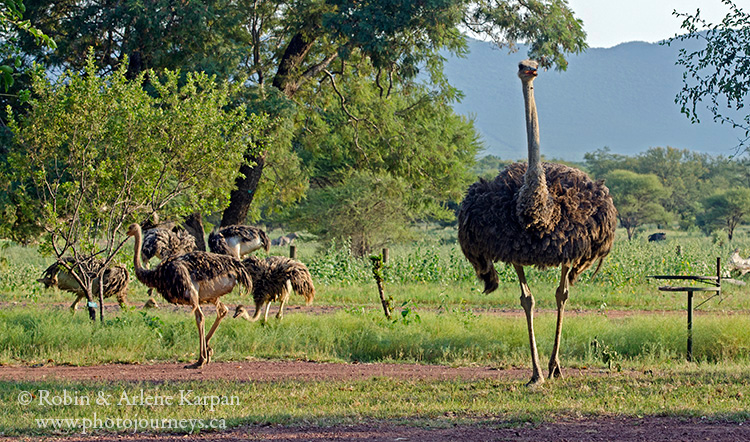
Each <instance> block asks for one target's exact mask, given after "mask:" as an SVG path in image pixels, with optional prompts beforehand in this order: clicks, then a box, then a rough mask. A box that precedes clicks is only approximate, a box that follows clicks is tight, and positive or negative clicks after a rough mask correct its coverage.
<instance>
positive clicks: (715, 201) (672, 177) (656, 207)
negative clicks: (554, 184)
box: [583, 147, 750, 240]
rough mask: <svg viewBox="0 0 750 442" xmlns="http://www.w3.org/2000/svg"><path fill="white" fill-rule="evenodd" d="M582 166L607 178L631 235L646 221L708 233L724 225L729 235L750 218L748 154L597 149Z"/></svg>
mask: <svg viewBox="0 0 750 442" xmlns="http://www.w3.org/2000/svg"><path fill="white" fill-rule="evenodd" d="M583 166H584V167H585V168H586V169H587V170H588V171H589V173H590V174H591V175H592V176H593V177H595V178H597V179H600V178H603V179H605V180H606V183H607V186H608V187H609V189H610V192H611V193H612V197H613V199H614V202H615V206H616V207H617V210H618V212H619V214H618V216H619V220H620V224H621V226H622V227H624V228H625V229H626V231H627V232H628V237H629V238H632V236H633V235H634V234H635V232H636V231H637V229H638V228H639V227H641V226H643V225H644V224H653V223H655V224H658V225H660V226H668V225H672V224H676V225H678V226H679V228H681V229H684V230H690V229H700V230H702V231H703V232H704V233H706V234H710V233H712V232H715V231H719V230H723V231H725V232H726V234H727V236H728V239H729V240H731V239H732V236H733V235H734V231H735V229H736V228H737V226H738V225H740V224H741V223H747V222H750V157H748V156H747V155H745V156H743V157H741V158H728V157H724V156H711V155H708V154H702V153H698V152H692V151H689V150H686V149H675V148H672V147H666V148H663V147H654V148H650V149H648V150H647V151H645V152H643V153H640V154H638V155H636V156H625V155H619V154H615V153H612V152H611V151H610V150H609V149H607V148H604V149H599V150H597V151H595V152H591V153H587V154H586V155H584V163H583Z"/></svg>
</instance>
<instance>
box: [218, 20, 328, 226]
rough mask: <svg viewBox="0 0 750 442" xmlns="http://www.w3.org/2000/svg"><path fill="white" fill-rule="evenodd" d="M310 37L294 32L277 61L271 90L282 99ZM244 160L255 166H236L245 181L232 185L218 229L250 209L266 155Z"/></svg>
mask: <svg viewBox="0 0 750 442" xmlns="http://www.w3.org/2000/svg"><path fill="white" fill-rule="evenodd" d="M311 35H312V33H304V32H298V33H297V34H295V35H294V37H292V39H291V40H290V41H289V44H288V45H287V47H286V49H285V50H284V55H283V56H282V57H281V60H280V61H279V67H278V69H277V70H276V75H274V78H273V83H272V84H273V87H275V88H276V89H278V90H280V91H282V92H283V93H284V95H286V96H287V97H289V98H291V97H292V96H293V95H294V93H295V92H297V89H299V87H300V75H299V72H300V67H301V66H302V64H303V63H304V62H305V59H306V58H307V55H308V54H309V53H310V50H311V49H312V48H313V45H314V43H315V39H316V37H314V36H311ZM332 59H333V58H332V57H328V58H326V60H325V61H324V62H323V63H321V65H325V64H326V63H330V60H332ZM245 156H246V158H248V159H249V160H251V161H254V162H255V166H247V165H242V166H240V172H241V173H242V175H244V176H245V178H238V179H237V181H236V184H237V189H235V190H234V191H232V194H231V196H230V202H229V207H227V208H226V210H224V213H223V214H222V218H221V225H222V226H229V225H232V224H243V223H244V222H245V219H246V218H247V214H248V212H249V211H250V205H251V204H252V202H253V198H255V193H256V190H257V188H258V183H259V182H260V178H261V176H263V167H264V166H265V160H266V158H265V157H266V151H265V150H264V149H263V150H262V152H261V153H259V154H250V153H249V152H246V153H245Z"/></svg>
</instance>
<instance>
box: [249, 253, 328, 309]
mask: <svg viewBox="0 0 750 442" xmlns="http://www.w3.org/2000/svg"><path fill="white" fill-rule="evenodd" d="M242 264H243V265H244V266H245V268H246V269H247V272H248V273H249V274H250V277H251V278H252V279H253V300H254V301H255V314H254V315H253V316H252V317H250V313H248V312H247V310H246V309H245V307H244V306H241V305H240V306H237V309H236V310H235V312H234V317H235V318H237V317H242V318H245V319H247V320H248V321H253V322H254V321H257V320H258V319H259V318H260V315H261V311H262V310H264V307H265V314H264V315H263V322H266V321H268V310H269V309H270V308H271V302H276V301H278V302H280V303H281V305H279V312H278V313H277V314H276V318H277V319H281V318H282V317H283V316H284V304H285V303H286V302H287V300H288V299H289V293H290V292H291V291H292V290H294V292H295V293H297V294H298V295H300V296H302V297H304V298H305V302H306V303H307V304H310V303H312V301H313V299H314V298H315V286H314V285H313V281H312V276H310V271H309V270H308V269H307V266H305V265H304V264H303V263H301V262H299V261H297V260H295V259H291V258H287V257H284V256H269V257H268V258H266V259H263V260H261V259H258V258H257V257H255V256H249V257H247V258H246V259H245V260H244V261H242Z"/></svg>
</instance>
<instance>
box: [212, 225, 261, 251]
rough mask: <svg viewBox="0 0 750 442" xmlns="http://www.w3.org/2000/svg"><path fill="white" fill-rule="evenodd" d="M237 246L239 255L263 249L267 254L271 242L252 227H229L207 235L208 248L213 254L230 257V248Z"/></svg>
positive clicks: (256, 228) (259, 230)
mask: <svg viewBox="0 0 750 442" xmlns="http://www.w3.org/2000/svg"><path fill="white" fill-rule="evenodd" d="M237 245H239V246H240V254H241V255H243V254H246V253H250V252H252V251H254V250H258V249H260V248H263V250H265V251H266V253H268V250H269V246H270V245H271V241H270V240H269V239H268V235H266V232H265V231H264V230H263V229H259V228H258V227H253V226H241V225H231V226H226V227H222V228H221V229H219V230H217V231H213V232H211V233H210V234H209V235H208V248H209V249H210V250H211V251H212V252H214V253H221V254H222V255H231V254H232V252H231V250H230V249H231V248H233V247H235V246H237Z"/></svg>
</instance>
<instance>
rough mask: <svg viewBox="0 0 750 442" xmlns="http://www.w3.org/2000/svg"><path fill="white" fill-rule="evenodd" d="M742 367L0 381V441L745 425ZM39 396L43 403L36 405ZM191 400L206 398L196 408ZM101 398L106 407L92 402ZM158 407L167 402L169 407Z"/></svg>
mask: <svg viewBox="0 0 750 442" xmlns="http://www.w3.org/2000/svg"><path fill="white" fill-rule="evenodd" d="M747 368H748V367H747V366H736V367H730V368H720V369H717V368H715V367H712V368H709V369H708V370H704V369H701V370H697V369H695V368H692V367H691V368H685V367H680V368H677V369H670V370H666V371H663V372H656V373H654V372H652V371H647V372H645V373H629V374H627V375H621V374H611V375H605V376H576V377H570V378H567V379H563V380H556V381H554V382H548V383H545V384H544V385H543V386H541V387H539V388H536V389H533V390H529V389H526V388H523V387H521V386H519V384H518V382H517V381H516V380H482V381H450V382H445V381H419V382H416V381H410V380H394V379H385V378H378V377H374V378H371V379H369V380H364V381H353V382H323V381H309V382H300V381H287V382H268V383H264V382H237V381H231V382H230V381H211V382H176V383H175V382H167V383H160V384H150V383H140V382H138V383H125V382H120V383H106V384H105V383H100V382H65V381H42V382H0V402H1V403H3V404H4V409H5V410H6V412H5V413H3V414H2V415H0V434H5V435H19V434H21V435H34V434H50V433H53V430H52V429H51V428H50V426H51V425H52V423H51V422H50V421H49V419H79V421H78V425H77V426H76V425H75V424H74V422H72V421H71V424H73V426H74V428H65V427H67V424H66V423H64V422H60V423H61V424H62V427H63V429H61V430H56V431H54V433H58V434H59V433H80V432H81V430H82V429H81V428H80V425H82V424H83V419H89V420H93V418H94V416H96V418H98V419H100V420H102V421H103V422H106V421H107V420H112V421H116V420H117V419H120V420H121V422H123V425H124V421H125V420H130V421H131V425H133V424H132V421H135V420H139V421H141V422H142V423H141V425H142V426H143V425H146V429H147V430H150V429H152V428H149V427H148V426H149V425H151V426H152V427H153V424H150V422H151V421H155V422H161V421H162V420H163V419H175V420H178V419H184V420H187V419H193V420H198V419H203V420H204V421H205V422H207V421H208V420H209V419H212V420H214V421H215V423H216V424H219V422H218V421H220V420H223V421H224V425H225V426H226V427H236V426H239V425H244V424H253V425H257V424H262V425H268V424H272V425H294V424H301V423H309V422H317V423H318V424H319V425H322V426H328V425H334V424H348V423H354V422H358V421H362V420H386V419H387V420H399V419H412V420H413V419H417V420H420V421H422V424H423V425H432V426H440V425H456V424H466V423H472V422H477V421H482V422H485V423H489V424H492V423H495V424H497V425H508V424H509V423H513V422H519V423H520V422H527V421H534V422H544V421H549V420H551V419H554V418H556V417H563V416H573V417H577V416H599V415H623V416H644V415H666V416H675V417H703V418H708V419H721V420H727V419H728V420H734V421H744V420H747V419H750V411H748V409H747V407H746V403H747V402H746V399H745V398H747V397H748V395H750V379H749V378H748V377H747V375H746V373H747ZM24 392H30V393H32V394H34V396H35V397H34V400H33V401H32V403H31V404H29V405H22V404H20V403H19V398H20V397H21V395H22V394H24ZM45 392H46V393H45ZM66 392H67V395H68V396H69V397H71V398H73V399H74V400H75V398H77V400H78V404H79V405H64V404H60V405H53V404H54V402H53V401H50V400H49V398H54V397H63V396H64V395H65V394H66ZM43 395H45V396H44V397H45V400H42V399H40V398H41V397H42V396H43ZM141 397H144V398H146V397H151V398H153V399H152V400H151V403H152V404H156V405H146V404H147V402H146V401H143V402H141V399H140V398H141ZM198 397H201V398H208V399H206V400H203V401H201V402H202V403H200V404H196V398H198ZM212 397H213V398H216V399H215V400H214V405H211V399H210V398H212ZM84 398H88V399H87V400H86V399H84ZM99 398H103V399H104V400H105V401H106V402H102V400H99V401H98V403H97V399H99ZM165 398H171V404H167V402H169V401H168V400H166V399H165ZM222 404H223V405H222ZM38 419H43V420H45V424H46V425H47V428H39V424H38V423H37V422H38V421H37V420H38ZM146 420H148V422H146ZM136 425H137V424H136ZM157 425H159V424H157ZM157 429H158V427H157ZM119 430H120V431H132V428H123V427H120V428H119ZM89 431H91V430H90V428H89ZM182 431H183V432H190V431H191V428H190V427H188V428H185V429H183V430H182Z"/></svg>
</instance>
